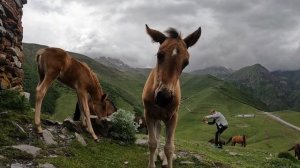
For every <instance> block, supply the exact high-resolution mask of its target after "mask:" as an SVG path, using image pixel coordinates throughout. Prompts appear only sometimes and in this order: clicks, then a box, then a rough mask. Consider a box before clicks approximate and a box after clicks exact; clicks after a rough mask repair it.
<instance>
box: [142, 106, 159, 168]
mask: <svg viewBox="0 0 300 168" xmlns="http://www.w3.org/2000/svg"><path fill="white" fill-rule="evenodd" d="M145 114H146V112H145ZM155 122H157V121H156V120H154V119H152V118H150V117H146V123H147V127H148V148H149V151H150V155H149V163H148V168H155V161H156V159H155V157H157V156H155V155H156V154H155V153H156V150H157V145H158V143H157V139H156V124H155Z"/></svg>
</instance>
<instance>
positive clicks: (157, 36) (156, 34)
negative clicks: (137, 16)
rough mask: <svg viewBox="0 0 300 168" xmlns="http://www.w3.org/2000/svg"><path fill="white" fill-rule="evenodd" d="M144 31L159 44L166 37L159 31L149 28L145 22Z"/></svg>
mask: <svg viewBox="0 0 300 168" xmlns="http://www.w3.org/2000/svg"><path fill="white" fill-rule="evenodd" d="M146 31H147V33H148V34H149V36H150V37H151V38H152V40H153V41H154V42H159V43H160V44H162V43H163V42H164V41H165V39H166V38H167V37H166V36H165V35H164V34H163V33H161V32H160V31H157V30H154V29H150V28H149V27H148V25H147V24H146Z"/></svg>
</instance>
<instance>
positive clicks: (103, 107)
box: [92, 94, 111, 119]
mask: <svg viewBox="0 0 300 168" xmlns="http://www.w3.org/2000/svg"><path fill="white" fill-rule="evenodd" d="M92 103H93V110H94V112H95V114H96V115H97V116H98V117H99V118H100V119H105V118H106V117H108V116H109V115H110V114H111V112H110V111H109V110H108V106H109V103H108V99H107V95H106V94H103V95H102V96H101V98H100V101H99V100H93V101H92Z"/></svg>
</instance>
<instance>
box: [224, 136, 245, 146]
mask: <svg viewBox="0 0 300 168" xmlns="http://www.w3.org/2000/svg"><path fill="white" fill-rule="evenodd" d="M230 141H232V143H231V145H232V146H235V144H236V143H238V144H241V146H243V147H246V136H245V135H243V136H242V135H236V136H232V137H230V138H229V139H228V141H227V143H226V144H229V142H230Z"/></svg>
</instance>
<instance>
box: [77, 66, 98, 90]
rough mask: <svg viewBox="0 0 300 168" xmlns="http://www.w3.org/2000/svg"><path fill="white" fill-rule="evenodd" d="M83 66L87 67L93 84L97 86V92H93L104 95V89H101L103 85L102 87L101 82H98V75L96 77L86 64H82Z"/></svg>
mask: <svg viewBox="0 0 300 168" xmlns="http://www.w3.org/2000/svg"><path fill="white" fill-rule="evenodd" d="M81 64H82V65H83V66H84V67H85V68H87V70H88V71H89V73H90V76H91V78H92V82H93V84H94V86H95V89H96V90H93V91H95V92H97V93H99V94H103V91H102V88H101V85H100V83H99V80H98V78H97V75H96V73H95V72H94V71H93V70H92V69H91V68H90V67H89V66H88V65H87V64H86V63H85V62H81Z"/></svg>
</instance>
